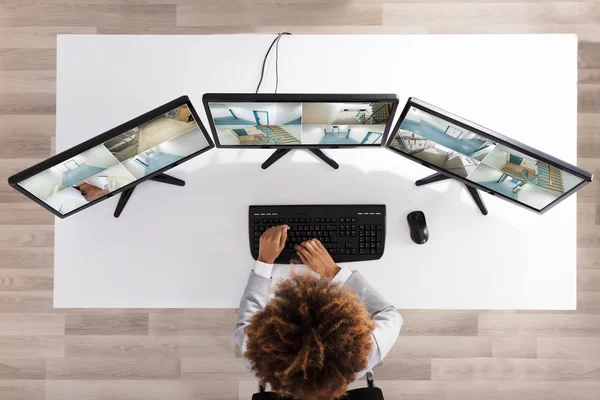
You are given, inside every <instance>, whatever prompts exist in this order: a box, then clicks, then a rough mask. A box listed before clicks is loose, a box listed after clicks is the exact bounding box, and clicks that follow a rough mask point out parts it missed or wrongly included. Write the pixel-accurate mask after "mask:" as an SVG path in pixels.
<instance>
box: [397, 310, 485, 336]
mask: <svg viewBox="0 0 600 400" xmlns="http://www.w3.org/2000/svg"><path fill="white" fill-rule="evenodd" d="M399 312H400V314H401V315H402V317H403V318H404V325H403V326H402V330H401V331H400V335H401V336H412V335H428V336H476V335H477V311H462V310H460V311H453V310H443V311H438V310H399Z"/></svg>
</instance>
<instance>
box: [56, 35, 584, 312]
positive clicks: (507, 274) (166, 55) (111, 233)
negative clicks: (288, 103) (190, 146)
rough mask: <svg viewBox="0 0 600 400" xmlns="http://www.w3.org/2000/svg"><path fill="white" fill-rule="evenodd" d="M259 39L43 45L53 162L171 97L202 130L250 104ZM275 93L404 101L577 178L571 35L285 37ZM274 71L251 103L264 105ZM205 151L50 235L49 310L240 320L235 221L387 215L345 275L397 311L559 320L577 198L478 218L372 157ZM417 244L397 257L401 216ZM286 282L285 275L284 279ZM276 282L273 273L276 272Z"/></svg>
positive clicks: (503, 208)
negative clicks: (573, 171)
mask: <svg viewBox="0 0 600 400" xmlns="http://www.w3.org/2000/svg"><path fill="white" fill-rule="evenodd" d="M272 39H273V36H264V35H232V36H229V35H212V36H96V35H94V36H86V35H72V36H59V38H58V60H57V68H58V76H57V150H58V151H62V150H64V149H66V148H68V147H70V146H73V145H75V144H77V143H80V142H81V141H83V140H85V139H88V138H90V137H92V136H95V135H97V134H99V133H101V132H103V131H105V130H107V129H109V128H111V127H113V126H115V125H118V124H120V123H122V122H124V121H126V120H128V119H130V118H132V117H135V116H137V115H139V114H141V113H143V112H145V111H147V110H149V109H151V108H153V107H156V106H158V105H160V104H162V103H165V102H167V101H169V100H171V99H174V98H175V97H177V96H179V95H181V94H188V95H189V96H190V98H191V100H192V102H193V103H194V105H195V106H196V109H197V110H198V112H199V113H200V115H201V116H202V118H203V119H204V122H206V119H205V114H204V112H203V107H202V102H201V100H202V94H203V93H206V92H253V91H254V89H255V87H256V83H257V81H258V78H259V74H260V65H261V62H262V58H263V55H264V52H265V51H266V49H267V47H268V45H269V44H270V42H271V40H272ZM279 67H280V82H279V83H280V84H279V92H281V93H286V92H304V93H311V92H312V93H318V92H323V93H337V92H340V93H343V92H347V93H354V92H355V93H397V94H398V96H399V98H400V107H402V105H403V104H404V102H405V101H406V99H407V98H408V97H409V96H416V97H418V98H421V99H423V100H425V101H428V102H430V103H433V104H435V105H437V106H439V107H441V108H444V109H447V110H449V111H451V112H453V113H456V114H458V115H460V116H462V117H465V118H467V119H470V120H472V121H475V122H477V123H479V124H481V125H483V126H487V127H489V128H491V129H494V130H497V131H499V132H502V133H504V134H506V135H508V136H511V137H514V138H515V139H518V140H520V141H522V142H524V143H526V144H529V145H531V146H534V147H537V148H539V149H540V150H543V151H545V152H548V153H550V154H552V155H554V156H557V157H559V158H562V159H564V160H566V161H568V162H571V163H575V161H576V123H577V120H576V107H577V102H576V80H577V39H576V37H575V36H574V35H543V36H542V35H506V36H505V35H493V36H309V35H304V36H291V37H284V38H283V39H282V40H281V45H280V60H279ZM273 69H274V62H272V63H270V64H269V70H268V72H267V76H266V85H265V86H264V87H263V89H264V91H272V88H273V85H274V73H273V72H274V71H273ZM271 152H272V151H268V150H244V151H238V150H226V149H225V150H217V149H215V150H212V151H210V152H208V153H207V154H205V155H202V156H200V157H197V158H196V159H194V160H192V161H190V162H188V163H185V164H183V165H181V166H179V167H177V168H175V169H173V170H171V171H169V174H172V175H173V176H176V177H179V178H182V179H184V180H185V181H186V182H187V186H185V187H183V188H181V187H174V186H168V185H161V184H157V183H154V182H147V183H144V184H142V185H140V186H139V187H138V188H137V189H136V191H135V193H134V195H133V197H132V198H131V200H130V201H129V204H128V205H127V207H126V208H125V211H124V212H123V215H122V216H121V218H119V219H115V218H113V217H112V213H113V210H114V208H115V205H116V203H117V197H114V198H112V199H109V200H107V201H105V202H103V203H101V204H99V205H97V206H95V207H92V208H90V209H89V210H86V211H84V212H82V213H80V214H77V215H75V216H73V217H70V218H68V219H66V220H57V223H56V239H55V290H54V304H55V306H56V307H237V305H238V302H239V298H240V295H241V293H242V290H243V288H244V285H245V283H246V279H247V276H248V272H249V270H250V268H251V266H252V264H253V260H252V259H251V257H250V254H249V248H248V237H247V210H248V208H247V207H248V205H250V204H269V203H272V204H302V203H307V204H310V203H363V202H364V203H384V204H387V211H388V215H387V222H388V231H387V245H386V250H385V254H384V256H383V258H382V259H381V260H379V261H377V262H366V263H352V264H349V266H350V267H351V268H356V269H358V270H360V271H361V272H362V273H363V274H364V275H365V276H366V278H367V279H368V280H369V281H370V282H371V284H373V285H374V286H375V287H376V288H377V289H378V290H380V291H381V293H382V294H383V295H384V296H385V297H387V298H389V299H391V300H392V301H393V302H394V304H395V305H396V306H397V307H398V308H420V309H424V308H468V309H573V308H575V305H576V265H575V258H576V230H575V223H576V218H575V211H576V201H575V197H574V196H573V197H571V198H570V199H568V200H567V201H565V202H563V203H562V204H560V205H559V206H557V207H556V208H554V209H552V210H551V211H550V212H548V213H547V214H546V215H544V216H539V215H537V214H534V213H532V212H529V211H526V210H524V209H521V208H519V207H516V206H514V205H512V204H509V203H508V202H505V201H502V200H501V199H497V198H494V197H492V196H489V195H486V194H483V195H482V197H483V199H484V201H485V202H486V204H487V206H488V209H489V212H490V213H489V215H488V216H487V217H484V216H482V215H481V214H480V213H479V210H478V209H477V208H476V207H475V205H474V204H473V202H472V200H471V199H470V197H469V196H468V194H467V193H466V191H465V190H464V189H463V187H462V186H461V185H460V184H459V183H457V182H448V181H446V182H441V183H438V184H433V185H428V186H425V187H420V188H417V187H415V186H414V181H415V180H416V179H418V178H422V177H424V176H426V175H429V174H431V173H432V172H433V171H431V170H428V169H427V168H425V167H423V166H421V165H418V164H416V163H413V162H411V161H409V160H407V159H404V158H402V157H400V156H397V155H395V154H393V153H391V152H389V151H386V150H384V149H364V150H357V149H353V150H329V151H326V153H328V154H329V155H330V156H332V157H333V158H334V159H335V160H337V161H338V162H339V163H340V169H339V170H337V171H335V170H333V169H331V168H329V167H328V166H327V165H325V164H324V163H322V162H319V161H318V160H316V159H315V158H314V157H313V156H311V155H309V154H308V153H303V152H296V153H295V154H293V155H292V156H290V155H288V156H286V157H285V158H283V159H281V160H280V161H278V162H277V163H276V164H275V165H273V166H272V167H271V168H269V169H268V170H266V171H263V170H261V169H260V163H261V162H262V161H264V160H265V159H266V158H267V157H268V156H269V155H270V154H271ZM416 209H420V210H423V211H424V212H425V214H426V216H427V220H428V224H429V227H430V231H431V237H430V240H429V242H428V243H427V244H426V245H424V246H417V245H415V244H413V243H412V241H411V240H410V238H409V235H408V227H407V224H406V220H405V216H406V214H407V213H408V212H410V211H413V210H416ZM284 268H285V267H284ZM279 272H280V271H279V270H277V271H276V273H279Z"/></svg>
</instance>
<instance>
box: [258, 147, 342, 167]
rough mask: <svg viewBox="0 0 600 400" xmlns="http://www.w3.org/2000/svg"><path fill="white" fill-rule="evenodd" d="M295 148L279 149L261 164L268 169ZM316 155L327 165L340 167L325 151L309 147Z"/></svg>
mask: <svg viewBox="0 0 600 400" xmlns="http://www.w3.org/2000/svg"><path fill="white" fill-rule="evenodd" d="M292 150H293V149H277V150H275V153H273V154H271V155H270V156H269V158H267V160H266V161H265V162H264V163H263V164H262V165H261V168H262V169H267V168H269V167H270V166H271V165H273V164H274V163H275V162H276V161H277V160H279V159H280V158H281V157H283V156H285V155H286V154H287V153H289V152H290V151H292ZM308 150H309V151H310V152H311V153H313V154H314V155H315V156H317V157H319V158H320V159H321V160H323V161H325V163H326V164H327V165H329V166H330V167H331V168H333V169H338V168H339V167H340V165H339V164H338V163H336V162H335V161H334V160H333V159H331V158H329V157H328V156H327V155H326V154H325V153H323V152H322V151H321V150H320V149H308Z"/></svg>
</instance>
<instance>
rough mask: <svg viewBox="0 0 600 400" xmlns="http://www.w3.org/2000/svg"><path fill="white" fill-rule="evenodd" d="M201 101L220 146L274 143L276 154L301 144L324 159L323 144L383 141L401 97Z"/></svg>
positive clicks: (213, 97)
mask: <svg viewBox="0 0 600 400" xmlns="http://www.w3.org/2000/svg"><path fill="white" fill-rule="evenodd" d="M203 102H204V107H205V110H206V114H207V116H208V121H209V124H210V127H211V130H212V133H213V137H214V140H215V143H216V145H217V147H222V148H263V149H264V148H273V149H277V150H278V152H276V153H275V155H274V156H273V157H276V158H275V159H278V158H279V157H281V156H282V155H283V154H285V153H287V152H288V151H289V150H290V149H296V148H299V149H302V148H303V149H308V150H311V151H313V153H315V154H317V155H318V156H319V157H321V158H322V159H324V158H323V157H325V158H327V156H325V155H324V154H323V153H321V152H320V149H327V148H347V147H377V146H381V145H382V143H384V142H385V140H386V139H387V135H388V133H389V131H390V129H391V125H392V121H393V116H394V113H395V111H396V107H397V105H398V97H397V96H396V95H395V94H239V93H207V94H205V95H204V97H203ZM276 155H279V156H278V157H277V156H276ZM327 159H328V158H327ZM328 160H330V159H328ZM326 161H327V160H326ZM330 161H332V160H330ZM333 164H335V162H333ZM269 165H270V164H269ZM330 165H331V164H330ZM335 165H337V164H335ZM263 167H265V166H264V164H263Z"/></svg>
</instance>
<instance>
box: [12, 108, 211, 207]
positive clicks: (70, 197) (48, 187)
mask: <svg viewBox="0 0 600 400" xmlns="http://www.w3.org/2000/svg"><path fill="white" fill-rule="evenodd" d="M212 147H214V145H213V143H212V141H211V139H210V136H209V135H208V132H207V131H206V129H205V128H204V126H203V125H202V123H201V122H200V118H199V117H198V115H197V113H196V111H195V110H194V107H193V106H192V103H191V102H190V100H189V98H188V97H187V96H182V97H180V98H178V99H175V100H173V101H171V102H169V103H167V104H164V105H162V106H160V107H158V108H156V109H154V110H152V111H149V112H147V113H146V114H144V115H142V116H139V117H137V118H135V119H132V120H131V121H128V122H125V123H124V124H122V125H119V126H118V127H116V128H114V129H111V130H109V131H107V132H105V133H102V134H100V135H98V136H96V137H94V138H92V139H90V140H88V141H86V142H84V143H81V144H79V145H77V146H75V147H73V148H71V149H68V150H66V151H64V152H62V153H60V154H57V155H55V156H53V157H51V158H49V159H47V160H45V161H42V162H41V163H39V164H37V165H34V166H32V167H30V168H28V169H26V170H24V171H22V172H19V173H17V174H15V175H13V176H11V177H10V178H9V179H8V183H9V184H10V185H11V186H12V187H14V188H15V189H16V190H18V191H19V192H21V193H23V194H24V195H26V196H27V197H29V198H30V199H32V200H34V201H35V202H36V203H38V204H40V205H41V206H43V207H44V208H46V209H47V210H49V211H51V212H52V213H53V214H54V215H56V216H58V217H60V218H65V217H68V216H70V215H73V214H75V213H77V212H79V211H82V210H84V209H86V208H88V207H90V206H92V205H94V204H97V203H99V202H101V201H102V200H105V199H107V198H109V197H112V196H114V195H115V194H118V193H121V192H123V196H122V197H121V201H120V204H119V206H118V207H117V208H118V209H117V211H118V212H117V213H115V216H118V214H120V212H121V210H122V209H123V207H124V205H125V203H126V202H127V199H128V198H129V196H130V195H131V192H132V190H133V188H134V187H135V186H136V185H138V184H140V183H141V182H144V181H146V180H148V179H151V180H155V181H158V182H163V183H170V184H174V185H179V186H183V185H185V182H183V181H181V180H179V179H176V178H173V177H170V176H168V175H165V174H164V173H163V172H164V171H166V170H168V169H169V168H173V167H174V166H176V165H178V164H181V163H183V162H185V161H187V160H189V159H190V158H192V157H195V156H197V155H199V154H202V153H204V152H205V151H207V150H209V149H211V148H212Z"/></svg>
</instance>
